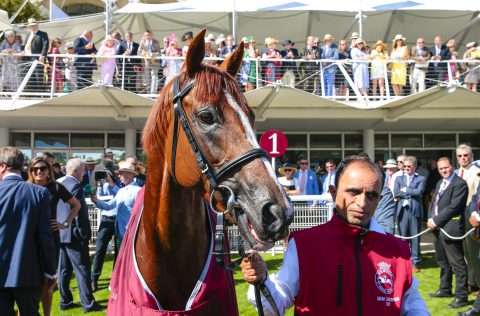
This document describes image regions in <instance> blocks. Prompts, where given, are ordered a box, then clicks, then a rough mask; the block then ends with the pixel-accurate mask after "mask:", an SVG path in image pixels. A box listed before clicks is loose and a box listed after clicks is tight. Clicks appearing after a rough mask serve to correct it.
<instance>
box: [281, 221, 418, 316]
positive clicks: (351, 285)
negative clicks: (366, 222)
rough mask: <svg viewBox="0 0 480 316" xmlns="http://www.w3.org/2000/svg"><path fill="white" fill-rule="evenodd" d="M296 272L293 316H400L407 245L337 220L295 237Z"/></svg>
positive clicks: (406, 283)
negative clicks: (296, 292) (297, 280)
mask: <svg viewBox="0 0 480 316" xmlns="http://www.w3.org/2000/svg"><path fill="white" fill-rule="evenodd" d="M290 238H295V244H296V246H297V253H298V264H299V272H300V286H299V293H298V296H297V297H296V298H295V315H335V316H349V315H363V316H370V315H382V316H387V315H400V314H401V306H402V299H403V295H404V294H405V292H407V290H408V289H409V288H410V286H411V284H412V265H411V262H410V250H409V248H408V244H407V243H406V242H404V241H401V240H400V239H397V238H396V237H394V236H392V235H390V234H380V233H378V232H374V231H367V230H364V229H361V228H360V227H358V226H353V225H350V224H348V223H346V222H345V221H344V220H342V219H341V218H340V217H339V216H336V215H334V216H333V218H332V219H331V220H330V221H329V222H327V223H325V224H323V225H320V226H316V227H312V228H310V229H306V230H303V231H298V232H294V233H292V234H291V235H290Z"/></svg>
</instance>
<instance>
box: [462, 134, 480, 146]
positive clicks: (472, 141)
mask: <svg viewBox="0 0 480 316" xmlns="http://www.w3.org/2000/svg"><path fill="white" fill-rule="evenodd" d="M458 144H467V145H469V146H471V147H477V146H479V144H480V134H463V133H460V134H458Z"/></svg>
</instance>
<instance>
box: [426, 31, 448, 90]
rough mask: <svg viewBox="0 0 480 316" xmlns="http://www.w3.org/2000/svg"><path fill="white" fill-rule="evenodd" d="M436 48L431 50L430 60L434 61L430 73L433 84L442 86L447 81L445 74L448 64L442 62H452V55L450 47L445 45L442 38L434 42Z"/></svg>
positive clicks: (438, 37)
mask: <svg viewBox="0 0 480 316" xmlns="http://www.w3.org/2000/svg"><path fill="white" fill-rule="evenodd" d="M434 44H435V45H434V46H433V47H431V48H430V56H431V57H430V60H431V61H432V62H431V63H430V64H429V67H430V69H429V73H430V74H431V79H433V80H434V82H433V84H435V85H436V84H440V83H442V82H443V81H444V80H445V74H446V73H447V67H448V65H447V63H446V62H442V61H447V60H450V59H451V57H452V54H451V53H450V50H449V49H448V47H447V46H446V45H445V44H443V41H442V38H441V37H440V36H436V37H435V40H434Z"/></svg>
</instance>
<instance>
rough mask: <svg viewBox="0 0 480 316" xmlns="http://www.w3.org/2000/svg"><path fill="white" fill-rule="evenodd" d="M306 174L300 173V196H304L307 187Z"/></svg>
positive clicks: (304, 172)
mask: <svg viewBox="0 0 480 316" xmlns="http://www.w3.org/2000/svg"><path fill="white" fill-rule="evenodd" d="M306 173H307V172H306V171H301V172H300V192H301V194H306V185H307V174H306Z"/></svg>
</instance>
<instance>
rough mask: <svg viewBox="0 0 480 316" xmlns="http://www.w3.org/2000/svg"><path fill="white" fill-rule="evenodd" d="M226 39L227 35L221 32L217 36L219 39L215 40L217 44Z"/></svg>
mask: <svg viewBox="0 0 480 316" xmlns="http://www.w3.org/2000/svg"><path fill="white" fill-rule="evenodd" d="M223 41H225V35H223V34H221V33H220V35H218V36H217V39H216V40H215V44H217V45H218V44H220V43H221V42H223Z"/></svg>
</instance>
